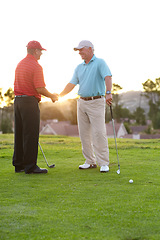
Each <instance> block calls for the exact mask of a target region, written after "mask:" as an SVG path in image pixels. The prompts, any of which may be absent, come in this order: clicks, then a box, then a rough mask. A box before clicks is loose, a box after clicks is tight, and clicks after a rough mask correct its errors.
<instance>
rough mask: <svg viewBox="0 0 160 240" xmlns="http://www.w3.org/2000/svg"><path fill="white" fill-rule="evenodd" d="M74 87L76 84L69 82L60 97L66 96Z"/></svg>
mask: <svg viewBox="0 0 160 240" xmlns="http://www.w3.org/2000/svg"><path fill="white" fill-rule="evenodd" d="M74 87H75V85H74V84H72V83H68V84H67V85H66V86H65V88H64V90H63V91H62V92H61V93H60V94H59V96H60V97H63V96H65V95H66V94H68V93H69V92H71V91H72V89H73V88H74Z"/></svg>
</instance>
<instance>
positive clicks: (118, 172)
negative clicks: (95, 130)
mask: <svg viewBox="0 0 160 240" xmlns="http://www.w3.org/2000/svg"><path fill="white" fill-rule="evenodd" d="M110 112H111V118H112V126H113V132H114V140H115V145H116V152H117V161H118V170H117V174H120V164H119V157H118V149H117V141H116V131H115V125H114V119H113V111H112V105H110Z"/></svg>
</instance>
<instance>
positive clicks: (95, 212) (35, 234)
mask: <svg viewBox="0 0 160 240" xmlns="http://www.w3.org/2000/svg"><path fill="white" fill-rule="evenodd" d="M40 143H41V145H42V148H43V150H44V152H45V155H46V158H47V160H48V162H49V164H53V163H55V164H56V167H55V168H53V169H48V171H49V173H48V174H44V175H34V174H33V175H27V174H24V173H14V168H13V166H12V164H11V161H12V154H13V135H0V166H1V167H0V239H10V240H12V239H15V240H25V239H26V240H41V239H45V240H51V239H57V240H58V239H66V240H72V239H75V240H82V239H85V240H86V239H88V240H96V239H97V240H101V239H102V240H103V239H104V240H159V239H160V224H159V218H160V174H159V171H160V140H129V139H127V140H126V139H125V140H124V139H117V144H118V153H119V159H120V165H121V174H120V175H118V174H117V173H116V171H117V169H118V167H117V157H116V151H115V144H114V139H109V148H110V172H109V173H103V174H102V173H100V172H99V167H98V168H96V169H89V170H79V169H78V165H79V164H83V163H84V158H83V156H82V152H81V144H80V140H79V138H72V137H62V136H41V137H40ZM38 165H39V166H40V167H46V163H45V161H44V159H43V155H42V153H41V152H40V150H39V156H38ZM130 179H133V180H134V182H133V184H130V183H129V180H130Z"/></svg>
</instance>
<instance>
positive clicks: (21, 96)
mask: <svg viewBox="0 0 160 240" xmlns="http://www.w3.org/2000/svg"><path fill="white" fill-rule="evenodd" d="M23 97H28V98H35V99H36V100H37V101H38V102H39V101H40V100H39V99H38V98H36V97H35V96H28V95H16V96H15V98H23Z"/></svg>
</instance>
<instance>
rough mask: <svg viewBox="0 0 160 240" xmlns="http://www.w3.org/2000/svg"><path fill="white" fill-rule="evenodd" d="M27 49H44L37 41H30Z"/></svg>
mask: <svg viewBox="0 0 160 240" xmlns="http://www.w3.org/2000/svg"><path fill="white" fill-rule="evenodd" d="M26 47H27V48H28V49H40V50H45V51H46V49H45V48H42V46H41V44H40V43H39V42H37V41H30V42H29V43H28V44H27V46H26Z"/></svg>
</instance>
